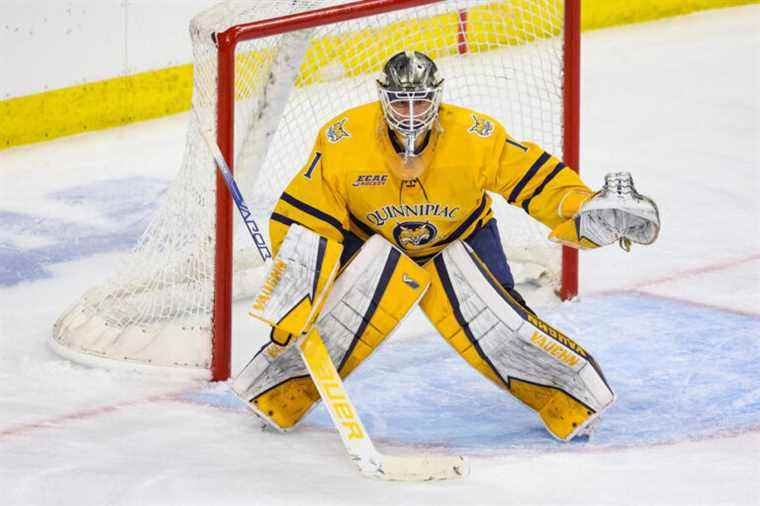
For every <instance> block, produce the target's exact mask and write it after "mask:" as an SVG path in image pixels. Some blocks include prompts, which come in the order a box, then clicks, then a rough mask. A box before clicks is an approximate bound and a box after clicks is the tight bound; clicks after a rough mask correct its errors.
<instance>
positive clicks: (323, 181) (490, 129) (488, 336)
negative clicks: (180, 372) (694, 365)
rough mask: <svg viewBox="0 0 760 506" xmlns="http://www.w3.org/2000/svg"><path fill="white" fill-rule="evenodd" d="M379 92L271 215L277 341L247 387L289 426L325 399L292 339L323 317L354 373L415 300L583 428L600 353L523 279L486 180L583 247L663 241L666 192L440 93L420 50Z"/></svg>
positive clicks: (516, 388)
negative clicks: (585, 177) (516, 275)
mask: <svg viewBox="0 0 760 506" xmlns="http://www.w3.org/2000/svg"><path fill="white" fill-rule="evenodd" d="M377 89H378V94H379V100H378V101H377V102H373V103H369V104H366V105H362V106H360V107H356V108H354V109H350V110H348V111H345V112H343V113H342V114H340V115H338V116H336V117H335V118H333V119H331V120H329V121H328V122H327V123H326V124H325V126H324V127H323V128H322V129H321V130H320V132H319V134H318V137H317V139H316V142H315V145H314V149H313V151H312V152H311V155H310V156H309V159H308V162H307V163H306V165H305V166H304V167H303V169H302V170H301V171H300V172H299V173H298V174H297V175H296V176H295V177H294V178H293V179H292V181H291V182H290V183H289V185H288V186H287V188H286V189H285V191H284V193H283V194H282V196H281V198H280V200H279V202H278V203H277V205H276V207H275V209H274V212H273V213H272V215H271V219H270V226H269V229H270V236H271V241H272V249H273V254H274V255H275V260H274V264H273V267H272V269H271V271H270V273H269V276H268V278H267V280H266V282H265V284H264V288H263V289H262V291H261V292H260V294H259V296H258V297H257V298H256V301H255V302H254V304H253V306H252V309H251V314H252V315H253V316H256V317H258V318H261V319H263V320H265V321H267V322H268V323H269V324H270V325H271V326H272V330H271V341H270V342H269V343H268V344H266V345H265V346H264V347H263V348H262V349H261V350H260V351H259V352H258V353H257V354H256V356H255V357H254V358H253V359H252V360H251V361H250V363H249V364H248V365H247V366H246V367H245V369H244V370H243V371H242V372H241V373H240V374H239V376H238V377H237V378H236V380H235V383H234V387H233V388H234V390H235V392H236V393H237V395H239V396H240V397H241V398H242V399H243V400H244V401H245V402H246V403H248V405H249V406H250V407H251V408H252V409H253V410H254V411H255V412H256V413H257V414H258V415H259V416H260V417H261V418H262V419H263V420H264V421H265V422H266V423H267V424H269V425H271V426H272V427H274V428H276V429H278V430H287V429H290V428H292V427H294V426H295V425H296V424H297V423H298V422H299V421H300V420H301V419H302V418H303V417H304V415H305V414H306V413H307V412H308V411H309V409H310V408H311V407H313V406H314V405H315V403H316V402H317V401H318V400H319V398H320V396H319V393H318V392H317V389H316V388H315V385H314V383H313V381H312V379H311V377H310V376H309V374H308V372H307V370H306V368H305V366H304V364H303V362H302V360H301V359H300V357H299V354H298V351H297V350H296V349H295V348H296V347H295V346H291V345H292V343H293V342H295V340H297V339H298V338H299V337H300V336H301V335H303V334H304V333H306V332H308V331H309V329H310V328H312V327H316V329H317V330H318V331H319V334H320V335H321V336H322V338H323V339H324V342H325V345H326V347H327V349H328V352H329V354H330V357H331V358H332V361H333V363H334V364H335V367H336V368H337V370H338V372H339V373H340V375H341V377H346V376H347V375H348V374H350V373H351V371H353V370H354V369H355V368H356V367H358V366H359V365H360V364H361V363H362V362H363V361H364V360H365V359H366V358H367V357H368V356H369V355H370V354H371V353H372V352H373V350H374V349H375V348H377V347H378V345H379V344H380V343H381V342H383V340H384V339H386V338H387V337H388V336H389V335H390V334H391V333H392V332H393V331H394V329H396V328H397V327H398V325H399V323H400V322H401V321H402V319H403V318H404V316H405V315H406V314H407V313H408V312H409V311H410V310H411V309H412V308H413V307H414V306H415V305H416V304H418V303H419V305H420V307H421V309H422V311H423V312H424V313H425V315H427V317H428V318H429V319H430V321H431V322H432V324H433V325H434V326H435V328H436V329H437V330H438V332H439V333H440V335H441V336H442V337H443V338H444V339H445V340H446V341H447V342H448V343H449V344H450V345H451V346H452V347H453V348H454V349H455V350H456V351H457V353H459V354H460V355H461V356H462V358H464V360H466V361H467V362H468V363H469V364H470V365H471V366H472V367H474V368H475V369H476V370H477V371H478V372H480V373H481V374H483V375H484V376H485V377H486V378H488V379H489V380H490V381H492V382H493V383H495V384H496V385H497V386H499V387H500V388H502V389H504V390H505V391H507V392H509V393H510V394H512V395H513V396H514V397H516V398H517V399H518V400H520V401H521V402H523V403H524V404H525V405H527V406H528V407H530V408H531V409H533V410H535V411H536V413H537V414H538V416H539V417H540V419H541V420H542V422H543V423H544V425H545V426H546V428H547V430H548V431H549V432H550V433H551V434H552V435H553V436H555V437H556V438H558V439H560V440H564V441H567V440H570V439H571V438H573V437H574V436H576V435H578V434H584V433H587V432H588V431H589V430H590V427H591V425H592V424H593V423H594V421H595V420H596V419H597V418H598V417H599V415H600V414H601V413H603V412H604V410H605V409H607V408H608V407H609V406H610V405H611V404H612V403H613V401H614V400H615V394H614V393H613V390H612V389H611V387H610V385H609V384H608V383H607V381H606V379H605V377H604V374H603V373H602V370H601V368H600V366H599V364H598V363H597V362H596V361H595V360H594V358H593V357H592V356H591V354H589V352H588V351H587V350H586V349H585V348H584V347H583V346H582V345H581V344H579V343H578V342H576V341H575V340H573V339H571V338H570V337H568V336H566V335H565V334H564V333H563V332H562V331H560V330H558V329H556V328H554V327H552V326H551V325H549V324H547V323H545V322H544V321H543V320H541V318H540V317H539V316H537V315H536V314H535V313H534V312H533V311H532V310H531V309H530V307H529V306H528V305H526V302H525V300H524V299H523V297H521V295H520V294H519V293H518V292H517V291H516V290H515V283H514V280H513V277H512V274H511V272H510V267H509V263H508V259H507V258H506V256H505V253H504V251H503V249H502V245H501V240H500V236H499V226H500V225H502V226H507V227H508V226H509V223H505V224H497V222H496V220H495V219H494V217H493V212H492V210H491V196H490V195H489V194H488V193H486V192H491V193H494V194H498V195H500V196H501V197H503V198H504V199H506V200H507V202H509V203H510V204H513V205H515V206H519V207H521V208H522V209H524V210H525V212H527V213H528V214H529V215H530V216H531V217H532V218H534V219H536V220H538V221H540V222H541V223H543V224H544V225H546V226H547V227H549V228H550V229H551V233H550V238H551V239H552V240H554V241H557V242H561V243H564V244H567V245H571V246H574V247H577V248H582V249H586V248H597V247H600V246H605V245H609V244H612V243H615V242H619V243H620V244H621V246H623V247H624V248H626V249H627V248H629V247H630V245H631V243H632V242H634V243H639V244H651V243H652V242H654V240H655V239H656V238H657V235H658V232H659V227H660V223H659V216H658V212H657V207H656V206H655V204H654V202H653V201H652V200H651V199H649V198H647V197H644V196H642V195H640V194H638V193H637V192H636V190H635V189H634V187H633V182H632V179H631V176H630V174H628V173H613V174H608V175H607V176H606V178H605V183H604V186H603V187H602V189H601V190H600V191H598V192H593V191H591V190H590V189H589V188H588V187H587V186H586V185H585V184H584V183H583V181H581V179H580V178H579V176H578V175H577V174H576V173H575V172H574V171H573V170H571V169H570V168H569V167H567V166H566V165H565V164H564V163H563V162H562V161H561V160H559V159H557V158H556V157H555V156H553V155H551V154H549V153H547V152H545V151H544V150H543V149H542V148H541V147H539V146H538V145H536V144H534V143H531V142H524V141H521V140H516V139H514V138H512V137H510V135H509V134H508V133H507V132H506V131H505V129H504V127H503V126H502V125H500V124H499V123H498V122H497V121H496V120H494V119H493V118H491V117H489V116H488V115H486V114H483V113H481V112H478V111H472V110H467V109H463V108H461V107H457V106H454V105H450V104H444V103H442V101H441V100H442V94H443V89H444V80H443V79H442V78H441V76H439V73H438V69H437V66H436V64H435V63H434V62H433V61H432V60H431V59H430V58H429V57H428V56H426V55H424V54H422V53H419V52H411V51H407V52H402V53H399V54H396V55H394V56H393V57H391V58H390V59H389V60H388V61H387V63H386V64H385V65H384V67H383V70H382V72H381V75H380V77H379V79H378V81H377ZM505 100H506V98H505ZM274 287H278V288H277V289H276V290H275V289H274Z"/></svg>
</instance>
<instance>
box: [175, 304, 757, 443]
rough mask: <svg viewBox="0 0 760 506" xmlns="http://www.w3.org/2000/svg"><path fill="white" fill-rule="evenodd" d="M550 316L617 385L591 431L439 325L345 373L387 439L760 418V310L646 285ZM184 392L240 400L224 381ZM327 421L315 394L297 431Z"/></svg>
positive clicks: (613, 434) (600, 435) (633, 435)
mask: <svg viewBox="0 0 760 506" xmlns="http://www.w3.org/2000/svg"><path fill="white" fill-rule="evenodd" d="M545 316H546V317H547V319H548V320H549V321H550V322H552V323H554V324H556V325H557V326H559V327H560V328H563V329H565V330H566V331H567V333H568V334H569V335H571V336H574V337H577V338H578V340H579V341H580V342H581V343H583V344H584V345H586V347H587V348H588V349H589V350H590V351H591V353H592V354H593V355H594V357H595V358H596V359H597V360H598V361H599V363H600V364H601V365H602V368H603V370H604V372H605V375H606V376H607V379H608V380H609V382H610V384H611V385H612V386H613V388H614V389H615V391H616V392H617V394H618V396H619V397H618V401H617V403H616V404H615V405H613V407H612V408H610V410H609V411H608V412H607V413H605V415H604V417H603V419H602V422H601V423H600V424H599V427H598V428H597V430H596V432H595V433H594V435H593V437H592V438H591V439H580V440H576V441H573V442H571V443H561V442H558V441H556V440H554V439H553V438H552V437H551V436H549V434H548V433H547V432H546V431H545V430H544V429H543V426H542V425H541V423H540V421H539V420H538V417H537V416H535V415H534V414H533V413H532V412H531V411H529V410H528V409H527V408H526V407H524V406H522V405H521V404H519V403H518V402H517V401H516V400H514V399H513V398H511V397H510V396H509V395H508V394H505V393H504V392H503V391H501V390H499V389H497V388H496V387H495V386H494V385H492V384H491V383H490V382H488V381H486V380H485V379H483V378H481V377H480V375H478V374H477V373H476V372H475V371H474V370H472V369H470V368H469V366H467V365H466V364H465V363H464V361H463V360H462V359H461V358H460V357H459V356H458V355H457V354H456V353H455V352H454V351H453V350H451V349H450V348H449V346H448V345H447V344H446V343H445V342H444V341H443V340H442V339H441V338H440V337H438V336H437V335H434V334H432V333H431V334H425V335H423V336H421V337H413V336H409V335H408V334H409V332H410V331H409V330H406V331H404V330H403V329H402V335H401V336H398V337H397V336H393V337H392V338H391V339H390V341H389V342H388V343H386V345H384V346H382V347H381V348H380V349H379V350H378V351H377V353H376V354H375V355H373V356H372V357H371V358H370V359H369V360H368V361H367V362H366V363H365V364H364V365H363V366H362V367H361V368H360V369H358V370H357V371H356V372H354V373H353V375H352V376H351V377H350V378H349V380H348V381H347V382H346V385H347V388H348V390H349V393H350V394H351V396H352V399H354V401H355V403H356V406H357V409H358V410H359V412H360V413H361V416H362V419H363V421H364V422H365V424H366V426H367V430H368V431H369V432H370V434H372V436H373V438H377V439H378V441H380V442H384V443H387V444H391V445H401V446H424V447H428V448H432V449H436V448H440V449H441V450H442V451H454V452H463V453H467V454H470V455H473V454H477V455H489V454H493V455H496V454H503V453H504V451H505V450H534V449H540V450H542V451H546V450H549V451H551V450H556V451H567V450H570V451H583V450H598V449H604V448H620V447H631V446H648V445H657V444H668V443H675V442H679V441H686V440H695V439H705V438H710V437H714V436H719V435H726V434H735V433H741V432H745V431H750V430H757V429H759V428H760V367H758V365H757V364H758V363H760V344H758V343H757V336H758V335H760V316H752V315H745V314H734V313H731V312H727V311H722V310H717V309H713V308H705V307H701V306H695V305H691V304H688V303H684V302H680V301H677V300H669V299H664V298H660V297H653V296H648V295H645V294H640V293H619V294H612V295H607V296H604V297H595V298H588V299H586V300H584V301H582V302H576V303H568V304H563V305H561V306H559V307H558V308H556V309H555V310H553V311H552V312H551V313H549V314H546V315H545ZM404 334H407V335H404ZM185 399H186V400H189V401H191V402H197V403H201V404H206V405H213V406H216V407H221V408H224V409H230V410H234V411H238V410H241V409H243V408H242V407H241V406H240V403H239V402H238V401H237V399H235V398H234V397H233V396H232V395H231V394H229V393H228V392H227V391H226V390H224V389H220V388H218V387H217V388H209V389H207V390H205V391H202V392H196V393H193V394H191V395H189V396H186V397H185ZM331 428H332V425H331V422H330V420H329V417H328V415H327V412H326V411H325V410H324V408H323V407H321V406H320V407H318V408H317V409H315V410H314V411H312V412H311V413H310V414H309V415H308V416H307V418H306V419H305V420H304V422H303V423H302V425H301V426H300V427H299V428H298V429H296V431H309V430H330V429H331Z"/></svg>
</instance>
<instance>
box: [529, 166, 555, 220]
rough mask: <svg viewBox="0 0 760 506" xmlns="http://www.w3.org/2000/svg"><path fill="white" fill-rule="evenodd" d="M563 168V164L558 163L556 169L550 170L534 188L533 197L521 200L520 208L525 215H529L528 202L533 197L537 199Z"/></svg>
mask: <svg viewBox="0 0 760 506" xmlns="http://www.w3.org/2000/svg"><path fill="white" fill-rule="evenodd" d="M564 168H565V164H564V163H562V162H559V163H558V164H557V166H556V167H554V170H552V171H551V172H550V173H549V175H548V176H546V179H544V180H543V182H542V183H541V184H540V185H538V188H536V191H534V192H533V195H531V196H530V197H528V198H527V199H525V200H523V203H522V208H523V209H524V210H525V212H526V213H528V214H530V211H529V210H528V209H529V208H530V201H531V200H533V199H534V198H535V197H537V196H538V195H539V194H540V193H541V192H542V191H544V187H545V186H546V185H547V184H548V183H549V181H551V180H552V179H554V177H555V176H556V175H557V174H559V172H560V171H561V170H562V169H564Z"/></svg>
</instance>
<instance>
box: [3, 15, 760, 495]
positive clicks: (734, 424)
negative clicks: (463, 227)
mask: <svg viewBox="0 0 760 506" xmlns="http://www.w3.org/2000/svg"><path fill="white" fill-rule="evenodd" d="M758 26H760V7H759V6H747V7H741V8H733V9H726V10H718V11H707V12H703V13H700V14H696V15H691V16H686V17H682V18H676V19H670V20H664V21H659V22H655V23H649V24H643V25H636V26H629V27H624V28H617V29H610V30H603V31H598V32H592V33H588V34H585V35H584V42H583V44H584V47H583V100H582V104H583V106H582V107H583V111H582V121H583V136H582V171H583V174H584V178H585V179H586V181H587V182H589V183H590V184H591V185H592V186H597V185H599V184H600V183H601V181H602V176H603V174H604V173H605V172H607V171H611V170H629V171H631V172H632V173H633V174H634V178H635V181H636V185H637V188H638V189H639V190H640V191H641V192H642V193H644V194H647V195H649V196H651V197H652V198H654V199H655V200H656V201H657V203H658V204H659V206H660V210H661V213H662V220H663V230H662V234H661V237H660V239H659V241H658V242H657V243H656V244H655V245H653V246H651V247H648V248H634V250H633V252H632V253H630V254H625V253H623V252H622V251H620V250H619V249H616V248H614V247H610V248H605V249H603V250H599V251H593V252H584V253H582V255H581V268H582V270H581V274H582V279H581V287H582V295H581V297H580V298H579V299H578V300H576V301H574V302H572V303H565V304H559V305H554V306H551V307H544V308H543V309H542V310H541V314H542V315H543V316H544V317H545V318H546V319H547V320H549V321H550V322H552V323H554V324H555V325H557V326H559V327H560V328H562V329H564V330H565V331H566V333H568V334H570V335H572V336H574V337H576V338H577V339H578V340H579V341H580V342H581V343H583V344H584V345H585V346H586V347H587V348H588V349H590V351H591V352H592V353H593V354H594V356H595V357H596V358H597V360H598V361H599V362H600V363H601V364H602V366H603V368H604V371H605V373H606V375H607V377H608V379H609V381H610V383H611V384H612V386H613V387H614V389H615V390H616V391H617V393H618V395H619V400H618V402H617V404H615V406H613V407H612V408H611V409H610V410H609V412H608V413H607V414H606V416H605V417H604V419H603V420H602V424H601V425H600V427H599V429H598V431H597V433H596V434H595V435H594V437H593V438H592V439H591V440H581V441H577V442H573V443H570V444H562V443H558V442H556V441H554V440H553V439H552V438H551V437H549V436H548V435H547V433H546V432H545V431H544V430H543V429H542V427H541V425H540V423H539V421H538V420H537V418H536V417H535V416H534V415H533V414H531V413H530V412H528V411H527V410H526V409H525V408H523V407H522V406H520V405H519V404H518V403H516V402H515V401H514V400H512V399H510V398H508V397H507V396H506V395H504V394H503V393H502V392H500V391H499V390H497V389H496V388H495V387H494V386H492V385H491V384H490V383H488V382H487V381H485V380H484V379H482V378H481V377H480V376H478V375H477V374H476V373H475V372H474V371H472V370H471V369H470V368H469V367H467V366H466V365H465V364H464V362H463V361H462V360H461V359H460V358H459V357H458V356H456V355H455V354H454V353H453V351H451V350H450V349H449V348H448V347H447V345H446V344H445V343H444V342H443V341H442V340H441V339H440V338H439V337H437V335H435V333H434V332H433V330H432V327H431V326H430V324H429V323H427V322H426V321H425V320H424V317H422V315H421V314H420V313H419V312H416V313H415V314H414V315H413V316H412V317H411V318H410V319H409V320H407V321H405V323H404V327H403V328H402V329H401V331H400V332H398V333H397V334H396V335H394V336H393V337H392V338H390V339H389V342H388V343H387V344H386V345H385V346H384V347H382V348H381V349H380V351H378V353H377V354H376V355H375V356H373V357H372V358H371V359H370V360H369V361H368V362H367V363H366V364H365V365H364V366H363V367H362V368H361V369H359V370H358V371H357V372H356V373H355V374H354V375H353V376H352V377H351V378H350V380H349V381H348V382H347V387H348V389H349V391H350V392H351V393H352V394H353V396H354V400H355V402H356V404H357V406H358V409H359V410H360V412H361V414H362V416H363V418H364V420H365V423H366V424H367V427H368V430H369V431H370V433H371V434H372V435H373V436H374V437H375V438H376V440H377V443H378V445H379V446H381V447H382V448H383V449H384V450H388V451H394V452H400V453H404V452H406V453H408V452H410V451H412V450H413V449H415V448H424V449H427V450H428V451H432V452H440V453H451V452H458V453H461V454H464V455H468V456H470V458H471V460H472V469H473V472H472V475H471V476H470V477H469V478H468V479H467V480H464V481H460V482H451V483H424V484H399V483H384V482H376V481H370V480H366V479H363V478H361V477H360V476H359V474H358V473H357V472H356V471H355V470H354V468H353V464H352V463H351V462H350V461H349V459H348V458H347V457H346V455H345V452H344V450H343V449H342V447H341V445H340V442H339V439H338V437H337V435H336V434H335V433H334V431H333V430H332V429H331V428H330V426H329V422H328V419H327V415H326V413H325V412H324V411H323V410H322V409H321V408H319V409H317V410H315V411H314V412H312V413H311V414H310V415H309V416H308V418H307V419H306V420H305V421H304V422H303V424H302V425H301V426H300V427H299V428H298V429H297V430H295V431H293V432H291V433H289V434H286V435H280V434H274V433H271V432H265V431H261V430H260V428H259V426H258V424H257V422H256V420H255V419H254V418H253V417H252V416H251V415H250V413H248V412H247V411H246V409H244V408H243V407H242V406H241V405H240V404H239V403H238V402H237V401H236V400H235V399H234V398H233V397H232V396H231V395H230V393H229V390H228V386H227V385H226V384H220V385H209V384H205V383H195V382H190V381H187V380H182V379H177V378H171V377H160V378H157V377H152V376H146V375H141V374H138V373H132V372H124V371H119V372H114V371H105V370H98V369H88V368H85V367H81V366H77V365H73V364H71V363H69V362H67V361H65V360H63V359H61V358H60V357H58V356H56V355H55V354H53V353H52V352H51V351H49V350H48V348H47V347H46V345H45V342H46V340H47V338H48V336H49V334H50V331H51V326H52V323H53V322H54V321H55V319H56V318H57V316H58V315H59V314H60V313H61V312H62V311H63V310H64V309H65V308H66V307H67V306H68V305H70V304H72V303H73V302H74V301H75V300H76V299H77V297H78V296H79V295H80V294H81V293H82V292H83V291H85V290H86V289H87V288H89V287H90V286H91V285H93V284H94V283H96V282H98V281H99V280H101V279H103V278H104V277H106V276H108V275H109V274H110V273H111V272H112V271H113V269H114V268H115V266H116V265H117V263H118V262H119V260H121V259H122V258H123V257H124V255H125V252H126V251H127V250H128V249H129V247H130V246H131V245H132V243H133V241H134V240H135V239H136V238H137V236H138V235H139V233H140V231H141V230H142V228H143V227H144V226H145V223H146V219H147V217H148V216H149V215H150V212H151V211H152V209H153V208H154V206H155V201H156V198H157V197H158V196H159V195H160V194H161V193H162V192H163V191H164V189H165V188H166V186H167V184H168V182H169V180H170V179H171V178H172V176H173V172H174V171H175V170H176V169H177V167H178V161H179V160H180V157H181V153H182V147H183V142H184V129H185V126H184V125H185V121H186V117H185V116H184V115H180V116H177V117H172V118H166V119H162V120H157V121H151V122H146V123H143V124H139V125H132V126H128V127H125V128H120V129H114V130H110V131H105V132H98V133H93V134H86V135H81V136H77V137H72V138H68V139H60V140H57V141H54V142H50V143H46V144H39V145H34V146H26V147H20V148H14V149H11V150H6V151H2V152H0V489H2V491H3V496H2V499H0V502H2V503H3V504H9V505H22V504H23V505H26V504H141V505H144V504H182V505H187V504H272V505H288V504H294V505H302V504H308V505H311V504H352V505H353V504H370V505H384V506H386V505H389V504H452V505H454V504H456V505H460V504H476V505H478V504H583V505H589V504H684V505H687V504H688V505H691V504H718V503H720V504H760V235H759V234H758V232H760V226H759V225H760V203H758V198H757V195H758V192H759V191H760V176H759V175H758V174H760V173H759V172H758V170H759V169H760V163H759V161H760V156H759V153H758V151H759V149H758V148H759V145H760V125H759V124H758V123H759V122H760V103H758V94H757V90H758V89H760V86H758V85H759V84H760V83H758V77H759V73H758V68H760V62H759V61H758V54H760V30H758V29H757V27H758ZM244 314H245V311H244V304H238V305H236V308H235V322H234V324H235V328H236V329H237V332H236V340H235V342H234V343H233V345H234V363H233V367H234V369H235V370H238V369H239V368H240V367H242V365H244V364H245V362H246V361H247V359H248V357H249V356H250V355H251V353H252V352H253V351H254V350H255V349H257V348H258V346H260V344H261V343H262V340H263V335H264V331H263V330H264V329H263V328H262V327H261V326H260V324H258V323H256V322H255V321H253V320H251V319H249V318H247V317H245V316H244Z"/></svg>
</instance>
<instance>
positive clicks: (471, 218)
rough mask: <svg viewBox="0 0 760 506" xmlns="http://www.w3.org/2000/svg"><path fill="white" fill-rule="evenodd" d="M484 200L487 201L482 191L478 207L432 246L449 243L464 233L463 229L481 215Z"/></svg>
mask: <svg viewBox="0 0 760 506" xmlns="http://www.w3.org/2000/svg"><path fill="white" fill-rule="evenodd" d="M486 202H487V199H486V194H485V193H484V194H483V197H482V198H481V199H480V205H479V206H478V208H477V209H475V210H474V211H473V212H472V213H471V214H470V215H469V216H468V217H467V219H466V220H464V221H463V222H462V224H461V225H459V226H458V227H457V228H456V230H454V231H453V232H452V233H450V234H449V235H448V237H446V238H445V239H441V240H440V241H438V242H437V243H435V244H434V245H433V246H441V245H443V244H449V243H450V242H454V241H456V240H457V239H459V237H460V236H461V235H462V234H464V232H465V230H467V229H468V228H470V225H472V224H473V223H474V222H475V220H477V219H478V217H479V216H480V215H481V213H483V209H485V207H486Z"/></svg>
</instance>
